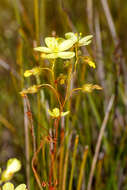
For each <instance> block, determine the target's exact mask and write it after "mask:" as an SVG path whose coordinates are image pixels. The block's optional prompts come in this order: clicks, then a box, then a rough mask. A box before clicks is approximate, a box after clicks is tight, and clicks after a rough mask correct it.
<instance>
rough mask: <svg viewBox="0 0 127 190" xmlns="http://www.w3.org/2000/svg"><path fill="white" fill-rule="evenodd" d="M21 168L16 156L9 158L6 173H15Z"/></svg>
mask: <svg viewBox="0 0 127 190" xmlns="http://www.w3.org/2000/svg"><path fill="white" fill-rule="evenodd" d="M20 169H21V162H20V161H19V160H18V159H16V158H11V159H9V160H8V162H7V169H6V170H7V171H8V173H9V172H10V173H15V172H18V171H19V170H20Z"/></svg>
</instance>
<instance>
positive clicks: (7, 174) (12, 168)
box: [1, 158, 21, 182]
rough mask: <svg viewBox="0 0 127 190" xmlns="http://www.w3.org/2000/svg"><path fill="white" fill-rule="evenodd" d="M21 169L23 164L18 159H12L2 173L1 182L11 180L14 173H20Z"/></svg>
mask: <svg viewBox="0 0 127 190" xmlns="http://www.w3.org/2000/svg"><path fill="white" fill-rule="evenodd" d="M20 169H21V162H20V161H19V160H18V159H16V158H11V159H9V160H8V162H7V168H6V169H5V170H4V171H3V172H2V175H1V181H2V182H4V181H8V180H10V179H11V178H12V177H13V175H14V173H16V172H18V171H19V170H20Z"/></svg>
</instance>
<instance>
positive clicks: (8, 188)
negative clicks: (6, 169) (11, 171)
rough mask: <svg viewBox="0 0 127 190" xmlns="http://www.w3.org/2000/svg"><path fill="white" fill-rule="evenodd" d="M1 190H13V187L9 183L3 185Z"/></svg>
mask: <svg viewBox="0 0 127 190" xmlns="http://www.w3.org/2000/svg"><path fill="white" fill-rule="evenodd" d="M2 190H14V185H13V184H12V183H10V182H8V183H5V184H4V185H3V187H2Z"/></svg>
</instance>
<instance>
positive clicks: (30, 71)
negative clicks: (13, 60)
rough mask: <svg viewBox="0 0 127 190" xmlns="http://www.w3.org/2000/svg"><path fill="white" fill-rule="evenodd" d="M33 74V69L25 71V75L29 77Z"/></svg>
mask: <svg viewBox="0 0 127 190" xmlns="http://www.w3.org/2000/svg"><path fill="white" fill-rule="evenodd" d="M31 75H32V70H27V71H25V73H24V77H29V76H31Z"/></svg>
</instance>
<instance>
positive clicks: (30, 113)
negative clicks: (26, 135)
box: [24, 95, 36, 153]
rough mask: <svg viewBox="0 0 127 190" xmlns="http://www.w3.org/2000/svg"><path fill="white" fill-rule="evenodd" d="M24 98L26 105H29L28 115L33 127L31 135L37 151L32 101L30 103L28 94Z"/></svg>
mask: <svg viewBox="0 0 127 190" xmlns="http://www.w3.org/2000/svg"><path fill="white" fill-rule="evenodd" d="M24 99H25V101H26V105H27V112H26V113H27V117H28V120H29V123H30V127H31V135H32V141H33V151H34V153H35V152H36V136H35V132H34V125H33V117H32V112H31V108H30V103H29V99H28V97H27V95H25V96H24Z"/></svg>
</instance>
